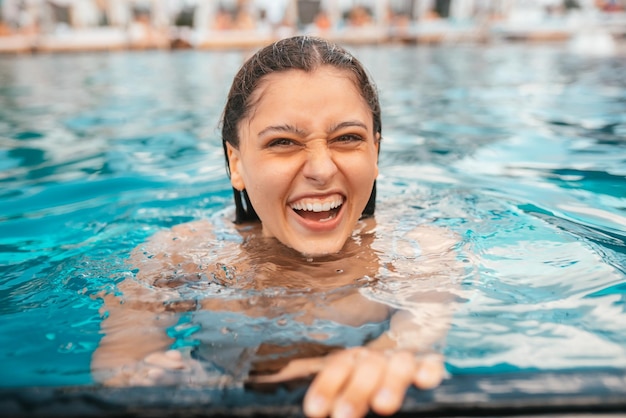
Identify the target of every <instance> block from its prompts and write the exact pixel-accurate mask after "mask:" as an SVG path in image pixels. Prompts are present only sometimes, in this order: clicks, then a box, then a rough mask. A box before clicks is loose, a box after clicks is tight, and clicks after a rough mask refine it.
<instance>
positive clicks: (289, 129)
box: [257, 125, 305, 137]
mask: <svg viewBox="0 0 626 418" xmlns="http://www.w3.org/2000/svg"><path fill="white" fill-rule="evenodd" d="M270 132H271V133H290V134H296V135H299V136H304V135H305V132H304V131H303V130H302V129H298V128H297V127H295V126H293V125H272V126H268V127H266V128H263V129H261V130H260V131H259V133H258V134H257V137H261V136H263V135H267V134H268V133H270Z"/></svg>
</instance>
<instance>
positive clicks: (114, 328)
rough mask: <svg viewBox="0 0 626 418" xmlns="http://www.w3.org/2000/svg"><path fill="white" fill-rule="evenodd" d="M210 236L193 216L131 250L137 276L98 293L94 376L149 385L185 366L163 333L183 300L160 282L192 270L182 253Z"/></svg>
mask: <svg viewBox="0 0 626 418" xmlns="http://www.w3.org/2000/svg"><path fill="white" fill-rule="evenodd" d="M212 236H213V235H212V233H211V230H210V225H209V223H208V222H204V221H198V222H193V223H188V224H182V225H178V226H175V227H174V228H172V229H168V230H164V231H160V232H158V233H156V234H155V235H153V236H152V237H151V238H150V239H149V240H148V241H147V242H146V243H145V244H142V245H140V246H138V247H137V248H135V249H134V250H133V252H132V253H131V256H130V263H131V266H132V268H138V272H137V274H136V277H129V278H127V279H125V280H124V281H123V282H121V283H120V284H119V285H118V286H117V290H118V293H117V294H115V295H114V294H107V295H105V296H104V297H103V301H104V304H103V306H102V309H101V311H102V315H103V320H102V324H101V330H102V333H103V334H104V335H103V337H102V339H101V340H100V344H99V345H98V347H97V348H96V350H95V352H94V354H93V356H92V363H91V368H92V374H93V376H94V378H95V379H96V381H98V382H101V383H103V384H106V385H111V386H128V385H141V386H146V385H153V384H157V383H160V382H162V381H163V379H164V375H165V374H166V373H167V371H171V370H183V369H185V368H186V365H185V362H184V361H183V358H182V355H181V353H180V352H178V351H174V350H169V347H170V346H171V344H172V342H173V339H172V338H170V337H168V336H167V334H166V330H167V328H168V327H171V326H173V325H175V324H176V321H177V319H178V318H177V314H176V312H177V311H184V310H185V306H180V305H181V304H182V305H184V304H185V303H184V301H183V302H180V297H179V295H178V293H177V292H176V290H175V289H170V288H167V287H164V288H162V287H159V286H160V285H162V284H164V283H163V282H168V280H169V278H170V277H172V276H173V275H175V274H177V273H178V274H182V275H184V274H185V273H189V274H193V273H197V272H198V270H197V268H198V267H197V266H198V264H197V263H196V261H197V260H194V259H193V258H190V257H189V256H186V254H192V255H193V254H194V253H193V251H188V249H189V248H199V247H198V246H197V244H198V242H200V241H202V242H203V243H205V244H206V243H207V242H210V241H211V239H212ZM194 246H195V247H194ZM200 248H201V247H200ZM196 255H197V254H196ZM155 285H156V286H157V287H156V288H155Z"/></svg>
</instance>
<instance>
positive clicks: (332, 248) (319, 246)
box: [292, 239, 346, 258]
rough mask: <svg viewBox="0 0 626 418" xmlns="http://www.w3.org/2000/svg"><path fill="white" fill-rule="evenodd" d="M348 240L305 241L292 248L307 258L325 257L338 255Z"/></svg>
mask: <svg viewBox="0 0 626 418" xmlns="http://www.w3.org/2000/svg"><path fill="white" fill-rule="evenodd" d="M345 241H346V240H319V241H318V240H306V239H305V240H304V241H303V242H301V243H298V245H294V246H292V248H293V249H294V250H296V251H298V252H299V253H300V254H302V255H303V256H305V257H312V258H314V257H324V256H327V255H331V254H336V253H338V252H339V251H341V249H342V248H343V246H344V244H345Z"/></svg>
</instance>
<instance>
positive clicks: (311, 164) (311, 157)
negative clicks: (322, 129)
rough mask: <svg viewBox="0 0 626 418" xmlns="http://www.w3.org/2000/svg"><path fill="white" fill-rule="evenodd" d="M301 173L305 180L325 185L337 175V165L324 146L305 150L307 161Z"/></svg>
mask: <svg viewBox="0 0 626 418" xmlns="http://www.w3.org/2000/svg"><path fill="white" fill-rule="evenodd" d="M302 173H303V174H304V176H305V177H306V178H307V179H310V180H313V181H315V182H317V183H320V184H325V183H327V182H328V181H329V180H330V179H331V178H332V177H333V176H334V175H335V174H336V173H337V165H336V164H335V161H334V160H333V155H332V152H331V151H330V150H329V149H328V146H327V145H326V144H324V145H322V146H315V147H311V148H310V149H308V150H307V159H306V162H305V163H304V167H303V169H302Z"/></svg>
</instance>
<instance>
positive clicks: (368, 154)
mask: <svg viewBox="0 0 626 418" xmlns="http://www.w3.org/2000/svg"><path fill="white" fill-rule="evenodd" d="M251 99H252V103H254V106H253V109H252V111H251V113H250V116H249V117H248V118H246V119H243V120H242V121H241V122H240V124H239V127H238V129H239V148H238V149H235V148H233V147H231V146H229V147H228V158H229V164H230V170H231V182H232V185H233V187H235V188H236V189H238V190H242V189H244V188H245V189H246V190H247V192H248V196H249V197H250V201H251V202H252V206H254V209H255V210H256V212H257V214H258V215H259V218H260V219H261V223H262V226H263V234H264V235H265V236H268V237H274V238H276V239H278V240H279V241H281V242H282V243H283V244H284V245H286V246H288V247H291V248H293V249H295V250H297V251H299V252H300V253H302V254H306V255H312V256H315V255H324V254H330V253H335V252H337V251H339V250H340V249H341V248H342V247H343V245H344V243H345V242H346V240H347V239H348V237H350V235H351V234H352V231H353V230H354V227H355V226H356V223H357V221H358V219H359V218H360V216H361V213H362V211H363V209H364V208H365V205H366V204H367V201H368V200H369V197H370V194H371V192H372V187H373V184H374V180H375V179H376V176H377V175H378V164H377V160H378V140H379V138H378V137H377V136H376V137H375V135H374V129H373V117H372V111H371V110H370V108H369V107H368V105H367V103H366V102H365V100H364V99H363V98H362V97H361V95H360V93H359V91H358V89H357V87H356V85H355V83H354V82H353V81H352V79H351V78H350V74H349V72H347V71H345V70H338V69H336V68H334V67H330V66H323V67H320V68H319V69H317V70H315V71H314V72H311V73H306V72H304V71H300V70H289V71H286V72H280V73H272V74H269V75H267V76H265V77H264V78H263V80H262V82H261V84H260V86H259V87H258V88H257V90H256V91H255V92H254V93H253V97H252V98H251Z"/></svg>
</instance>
